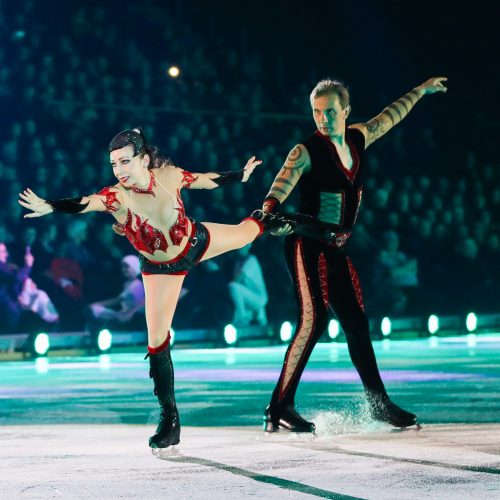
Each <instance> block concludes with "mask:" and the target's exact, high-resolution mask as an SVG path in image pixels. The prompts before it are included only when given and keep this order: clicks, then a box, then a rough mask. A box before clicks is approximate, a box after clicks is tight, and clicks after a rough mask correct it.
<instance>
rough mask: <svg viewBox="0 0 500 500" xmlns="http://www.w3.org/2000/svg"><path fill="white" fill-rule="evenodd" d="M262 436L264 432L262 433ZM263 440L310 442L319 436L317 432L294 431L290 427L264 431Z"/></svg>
mask: <svg viewBox="0 0 500 500" xmlns="http://www.w3.org/2000/svg"><path fill="white" fill-rule="evenodd" d="M261 436H262V434H261ZM263 436H264V437H263V440H265V441H276V442H289V441H294V442H297V441H300V442H308V441H314V440H315V439H317V438H318V435H317V434H316V433H315V432H292V431H289V430H288V429H281V428H280V429H278V430H275V431H272V432H264V434H263Z"/></svg>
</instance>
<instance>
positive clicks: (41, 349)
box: [33, 333, 50, 356]
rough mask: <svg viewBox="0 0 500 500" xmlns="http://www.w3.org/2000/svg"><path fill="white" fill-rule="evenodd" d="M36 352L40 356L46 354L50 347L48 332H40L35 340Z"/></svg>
mask: <svg viewBox="0 0 500 500" xmlns="http://www.w3.org/2000/svg"><path fill="white" fill-rule="evenodd" d="M33 348H34V350H35V353H36V354H38V355H39V356H45V355H46V354H47V352H48V351H49V348H50V341H49V336H48V335H47V334H46V333H38V334H37V335H36V337H35V341H34V342H33Z"/></svg>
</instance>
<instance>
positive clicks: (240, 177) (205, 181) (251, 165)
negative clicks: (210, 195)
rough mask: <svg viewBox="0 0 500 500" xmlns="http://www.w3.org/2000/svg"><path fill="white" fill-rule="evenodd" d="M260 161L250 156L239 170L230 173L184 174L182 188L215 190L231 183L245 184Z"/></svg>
mask: <svg viewBox="0 0 500 500" xmlns="http://www.w3.org/2000/svg"><path fill="white" fill-rule="evenodd" d="M261 163H262V160H256V159H255V156H252V157H251V158H250V159H249V160H248V161H247V163H246V165H245V166H244V167H243V169H241V170H234V171H232V172H206V173H204V174H201V173H190V172H184V173H185V175H184V180H183V187H187V188H190V189H215V188H218V187H220V186H223V185H225V184H229V183H232V182H246V181H248V179H249V178H250V176H251V175H252V173H253V171H254V170H255V167H256V166H257V165H260V164H261Z"/></svg>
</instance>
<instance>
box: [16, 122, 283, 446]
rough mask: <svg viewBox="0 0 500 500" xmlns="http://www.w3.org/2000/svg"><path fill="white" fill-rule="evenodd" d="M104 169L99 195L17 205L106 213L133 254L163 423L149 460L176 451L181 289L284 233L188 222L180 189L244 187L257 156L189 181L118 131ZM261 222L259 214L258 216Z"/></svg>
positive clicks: (27, 195)
mask: <svg viewBox="0 0 500 500" xmlns="http://www.w3.org/2000/svg"><path fill="white" fill-rule="evenodd" d="M109 155H110V162H111V165H112V167H113V173H114V175H115V177H116V178H117V179H118V183H117V184H116V185H114V186H110V187H106V188H104V189H102V190H101V191H99V192H98V193H97V194H92V195H90V196H83V197H80V198H70V199H61V200H44V199H42V198H39V197H38V196H37V195H36V194H35V193H34V192H33V191H31V189H26V190H25V191H24V192H23V193H20V195H19V196H20V198H21V199H20V200H19V203H20V204H21V205H22V206H23V207H25V208H27V209H28V210H30V212H29V213H28V214H26V215H25V216H24V217H28V218H29V217H42V216H44V215H48V214H50V213H52V212H64V213H72V214H76V213H87V212H93V211H96V212H108V213H109V214H111V215H112V216H113V217H114V218H115V219H116V223H115V224H114V226H113V228H114V229H115V231H116V232H118V233H119V234H121V235H124V236H126V237H127V238H128V240H129V241H130V243H131V244H132V246H133V247H134V248H135V249H136V250H137V251H138V252H139V254H140V255H139V259H140V264H141V271H142V275H143V280H144V288H145V294H146V304H145V309H146V323H147V330H148V354H147V356H146V357H149V362H150V368H151V369H150V376H151V377H152V378H153V381H154V393H155V394H156V395H157V396H158V400H159V403H160V406H161V415H160V420H159V424H158V428H157V429H156V433H155V434H154V435H153V436H152V437H151V438H150V439H149V446H150V447H151V448H153V452H154V453H159V452H161V451H162V450H161V449H164V448H168V447H170V446H173V445H176V444H178V443H179V437H180V423H179V414H178V411H177V406H176V403H175V396H174V372H173V366H172V359H171V357H170V349H169V341H170V327H171V324H172V318H173V316H174V311H175V307H176V304H177V300H178V297H179V293H180V291H181V288H182V282H183V281H184V278H185V276H186V274H187V273H188V271H189V269H190V268H191V267H192V266H194V265H196V264H197V263H198V262H200V261H202V260H206V259H210V258H212V257H215V256H216V255H220V254H222V253H224V252H227V251H229V250H235V249H237V248H242V247H244V246H245V245H247V244H248V243H250V242H251V241H253V240H254V239H255V238H256V237H257V236H259V235H260V234H261V233H262V232H263V231H264V230H266V231H267V230H271V229H277V228H281V227H283V223H282V219H280V218H272V217H271V218H270V217H262V218H263V221H260V220H257V218H255V217H249V218H248V219H245V220H243V221H242V222H241V223H240V224H237V225H227V224H214V223H211V222H204V223H199V222H195V221H193V220H191V219H189V218H188V217H187V216H186V213H185V211H184V206H183V203H182V199H181V191H182V189H184V188H186V189H214V188H217V187H219V186H224V185H227V184H229V183H231V182H246V181H247V180H248V178H249V177H250V175H251V174H252V172H253V171H254V169H255V167H256V166H257V165H259V164H260V163H261V161H260V160H256V159H255V156H253V157H252V158H250V159H249V160H248V162H247V164H246V165H245V167H244V168H243V169H242V170H239V171H235V172H217V173H216V172H209V173H190V172H187V171H185V170H183V169H181V168H178V167H176V166H174V165H172V164H171V163H170V162H169V161H168V160H165V159H164V158H161V157H159V156H158V155H157V150H156V149H155V148H153V147H150V146H149V145H148V143H147V142H146V139H145V137H144V135H143V133H142V132H141V131H140V130H139V129H133V130H124V131H122V132H120V133H119V134H117V135H116V136H115V137H114V138H113V139H112V140H111V142H110V144H109ZM258 215H262V214H257V217H258Z"/></svg>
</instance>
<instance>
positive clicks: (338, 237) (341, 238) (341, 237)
mask: <svg viewBox="0 0 500 500" xmlns="http://www.w3.org/2000/svg"><path fill="white" fill-rule="evenodd" d="M349 236H351V232H350V231H349V232H348V233H335V246H336V247H337V248H342V247H343V246H344V245H345V244H346V243H347V240H348V239H349Z"/></svg>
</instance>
